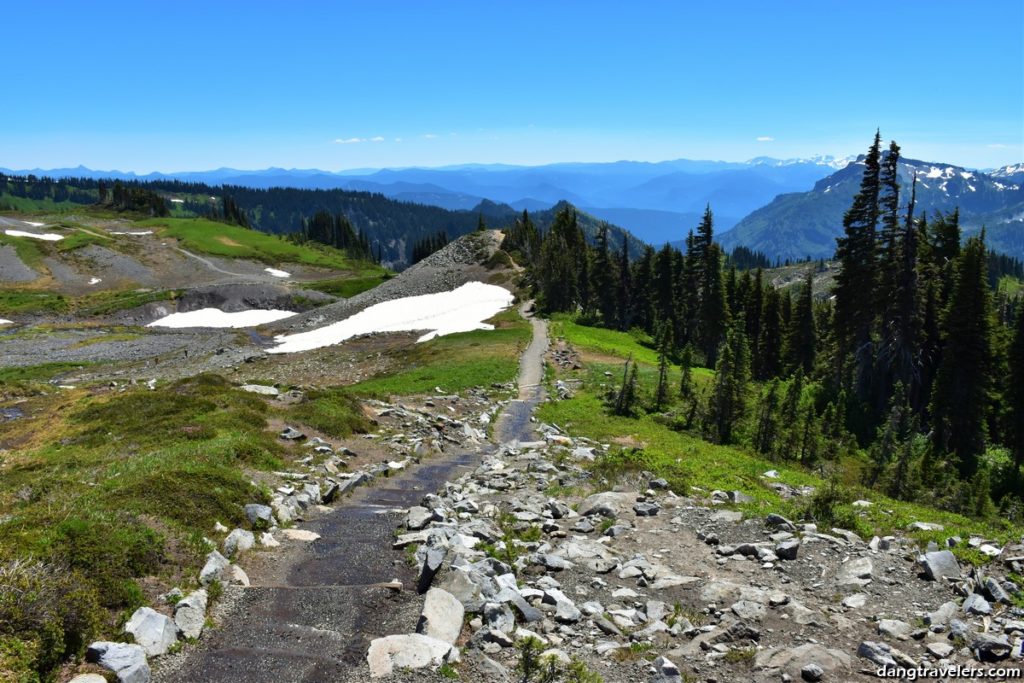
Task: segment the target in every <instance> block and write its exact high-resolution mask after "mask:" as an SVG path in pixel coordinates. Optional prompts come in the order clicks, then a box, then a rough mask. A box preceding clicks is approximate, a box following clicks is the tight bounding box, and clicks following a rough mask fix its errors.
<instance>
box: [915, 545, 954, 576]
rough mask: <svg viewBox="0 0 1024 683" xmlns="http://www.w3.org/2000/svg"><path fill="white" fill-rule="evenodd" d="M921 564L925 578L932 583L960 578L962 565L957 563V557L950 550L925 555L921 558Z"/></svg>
mask: <svg viewBox="0 0 1024 683" xmlns="http://www.w3.org/2000/svg"><path fill="white" fill-rule="evenodd" d="M920 564H921V568H922V569H923V570H924V575H925V577H926V578H928V579H930V580H932V581H942V580H943V579H959V578H960V564H959V563H958V562H957V561H956V556H955V555H954V554H953V553H952V552H951V551H949V550H937V551H934V552H930V553H925V554H924V555H923V556H922V557H921V560H920Z"/></svg>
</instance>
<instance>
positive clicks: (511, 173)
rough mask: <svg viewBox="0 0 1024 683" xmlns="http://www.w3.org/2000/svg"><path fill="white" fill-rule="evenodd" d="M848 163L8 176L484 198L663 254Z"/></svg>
mask: <svg viewBox="0 0 1024 683" xmlns="http://www.w3.org/2000/svg"><path fill="white" fill-rule="evenodd" d="M849 161H850V160H849V159H835V158H833V157H814V158H811V159H773V158H770V157H758V158H756V159H751V160H750V161H748V162H743V163H737V162H724V161H699V160H689V159H677V160H674V161H662V162H657V163H648V162H635V161H618V162H612V163H562V164H550V165H546V166H510V165H505V164H494V165H484V164H468V165H460V166H448V167H442V168H401V169H383V170H372V169H361V170H352V171H343V172H337V173H335V172H329V171H321V170H316V169H283V168H268V169H264V170H260V171H239V170H236V169H230V168H219V169H215V170H212V171H198V172H181V173H150V174H145V175H137V174H134V173H125V172H121V171H96V170H93V169H89V168H85V167H82V166H79V167H78V168H59V169H46V170H43V169H31V170H17V171H8V170H6V169H0V170H2V171H4V172H6V173H10V174H16V175H24V174H29V173H31V174H34V175H49V176H52V177H58V178H59V177H65V176H67V177H83V178H125V179H134V180H168V179H178V180H186V181H193V182H202V183H206V184H210V185H219V184H228V185H242V186H246V187H253V188H268V187H295V188H303V189H345V190H362V191H367V192H379V193H381V194H383V195H385V196H387V197H390V198H392V199H398V200H400V201H409V202H416V203H419V204H430V205H433V206H440V207H442V208H446V209H454V210H472V209H474V208H475V207H476V206H477V205H479V204H480V202H481V201H482V200H484V199H488V200H491V201H494V202H500V203H504V204H508V205H509V206H511V207H512V208H514V209H517V210H522V209H529V210H530V211H536V210H542V209H547V208H550V207H552V206H554V205H555V204H556V203H557V202H559V201H568V202H571V203H572V204H573V205H575V206H577V207H580V208H581V209H582V210H584V211H587V212H588V213H590V214H592V215H594V216H597V217H599V218H602V219H604V220H607V221H610V222H613V223H616V224H617V225H620V226H622V227H624V228H626V229H628V230H630V231H631V232H632V233H633V234H634V235H636V236H637V237H639V238H640V239H642V240H645V241H647V242H649V243H651V244H655V245H658V244H661V243H663V242H666V241H675V240H679V239H681V238H683V237H684V236H685V235H686V232H687V231H688V230H690V229H691V228H693V227H695V226H696V225H697V223H698V222H699V219H700V215H701V214H702V213H703V211H704V207H705V206H706V205H707V204H708V203H710V204H711V206H712V208H713V210H714V211H715V216H716V224H717V228H718V230H719V231H724V230H728V229H729V228H731V227H732V226H733V225H735V224H736V223H737V222H738V221H739V220H740V219H741V218H743V217H744V216H746V215H747V214H748V213H750V212H751V211H753V210H755V209H757V208H759V207H761V206H764V205H765V204H766V203H768V202H769V201H771V200H772V199H773V198H774V197H775V196H776V195H779V194H783V193H787V192H796V191H802V190H806V189H807V188H808V187H810V186H811V185H813V184H814V182H815V181H817V180H819V179H821V178H823V177H825V176H826V175H828V174H829V173H831V172H832V171H834V170H835V169H836V168H842V167H844V166H845V165H846V164H847V163H848V162H849Z"/></svg>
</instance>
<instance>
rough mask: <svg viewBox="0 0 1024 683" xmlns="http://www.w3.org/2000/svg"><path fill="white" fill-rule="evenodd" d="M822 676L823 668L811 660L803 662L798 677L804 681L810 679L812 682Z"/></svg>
mask: <svg viewBox="0 0 1024 683" xmlns="http://www.w3.org/2000/svg"><path fill="white" fill-rule="evenodd" d="M824 677H825V670H824V669H822V668H821V667H820V666H819V665H817V664H815V663H813V662H812V663H810V664H805V665H804V666H803V667H802V668H801V669H800V678H802V679H804V680H805V681H811V682H812V683H814V682H815V681H820V680H821V679H822V678H824Z"/></svg>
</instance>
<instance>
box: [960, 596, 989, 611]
mask: <svg viewBox="0 0 1024 683" xmlns="http://www.w3.org/2000/svg"><path fill="white" fill-rule="evenodd" d="M963 609H964V612H966V613H967V614H992V605H990V604H988V600H986V599H985V598H983V597H981V596H980V595H978V594H977V593H971V594H970V595H968V596H967V598H966V599H965V600H964V604H963Z"/></svg>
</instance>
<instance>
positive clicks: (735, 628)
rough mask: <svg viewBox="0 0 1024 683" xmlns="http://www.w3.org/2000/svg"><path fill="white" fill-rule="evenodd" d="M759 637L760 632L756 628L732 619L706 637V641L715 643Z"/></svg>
mask: <svg viewBox="0 0 1024 683" xmlns="http://www.w3.org/2000/svg"><path fill="white" fill-rule="evenodd" d="M760 639H761V632H760V631H759V630H758V629H756V628H754V627H753V626H748V625H747V624H745V623H743V622H742V621H734V622H733V623H731V624H729V625H728V626H726V627H725V628H724V629H720V630H719V631H718V632H717V633H715V634H714V635H712V636H711V637H710V638H708V641H707V642H708V643H709V644H710V645H717V644H718V643H735V642H740V641H748V640H760Z"/></svg>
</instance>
